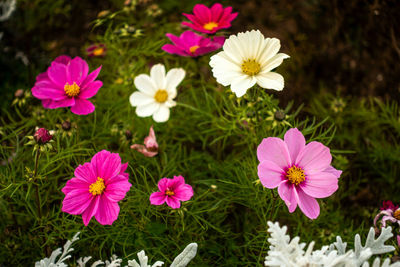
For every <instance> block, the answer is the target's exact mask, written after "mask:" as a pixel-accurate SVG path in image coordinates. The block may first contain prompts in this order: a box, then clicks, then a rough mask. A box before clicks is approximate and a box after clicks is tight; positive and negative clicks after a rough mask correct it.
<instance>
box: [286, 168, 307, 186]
mask: <svg viewBox="0 0 400 267" xmlns="http://www.w3.org/2000/svg"><path fill="white" fill-rule="evenodd" d="M286 178H288V180H289V181H290V182H291V183H292V184H295V185H299V184H300V183H301V182H303V181H304V180H305V179H306V175H305V174H304V170H303V169H302V168H298V167H296V166H292V167H290V168H289V170H287V172H286Z"/></svg>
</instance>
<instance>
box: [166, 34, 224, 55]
mask: <svg viewBox="0 0 400 267" xmlns="http://www.w3.org/2000/svg"><path fill="white" fill-rule="evenodd" d="M166 36H167V37H168V38H169V39H170V40H171V41H172V42H173V43H174V44H166V45H164V46H163V47H162V48H161V49H162V50H164V51H165V52H167V53H170V54H177V55H180V56H184V57H197V56H201V55H204V54H207V53H210V52H212V51H215V50H218V49H220V48H221V47H222V46H223V45H224V42H225V37H223V36H217V37H214V39H211V38H206V37H203V36H201V35H198V34H196V33H194V32H192V31H185V32H183V33H182V34H181V35H180V36H179V37H178V36H175V35H173V34H171V33H167V34H166Z"/></svg>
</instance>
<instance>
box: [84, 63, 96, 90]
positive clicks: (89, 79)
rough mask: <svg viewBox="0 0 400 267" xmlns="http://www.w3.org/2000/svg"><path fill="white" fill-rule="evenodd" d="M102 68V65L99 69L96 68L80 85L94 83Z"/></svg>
mask: <svg viewBox="0 0 400 267" xmlns="http://www.w3.org/2000/svg"><path fill="white" fill-rule="evenodd" d="M100 70H101V66H100V67H98V68H97V69H95V70H94V71H92V72H91V73H90V74H89V75H88V76H87V77H86V79H85V80H84V81H83V82H82V84H81V85H80V87H81V88H85V87H86V86H87V85H88V84H90V83H92V82H93V81H94V80H96V78H97V76H98V75H99V73H100Z"/></svg>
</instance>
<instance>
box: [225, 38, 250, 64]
mask: <svg viewBox="0 0 400 267" xmlns="http://www.w3.org/2000/svg"><path fill="white" fill-rule="evenodd" d="M223 50H224V51H223V52H225V53H226V55H227V56H228V57H229V58H230V59H231V60H232V61H234V62H235V63H236V64H241V63H242V61H243V58H244V56H245V55H244V51H243V49H242V47H241V45H240V41H239V39H238V37H237V36H236V35H231V36H229V38H228V40H226V41H225V43H224V46H223Z"/></svg>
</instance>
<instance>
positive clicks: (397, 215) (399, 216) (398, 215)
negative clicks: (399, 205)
mask: <svg viewBox="0 0 400 267" xmlns="http://www.w3.org/2000/svg"><path fill="white" fill-rule="evenodd" d="M393 217H394V218H396V220H400V209H397V210H395V211H394V213H393Z"/></svg>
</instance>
